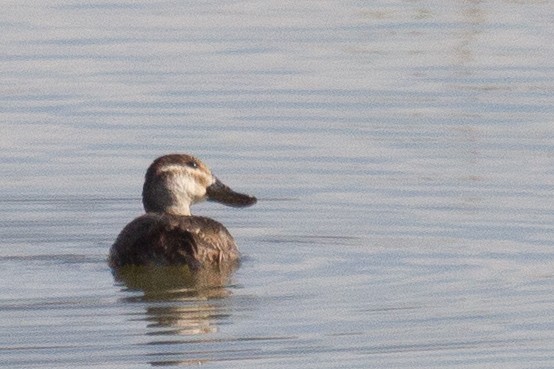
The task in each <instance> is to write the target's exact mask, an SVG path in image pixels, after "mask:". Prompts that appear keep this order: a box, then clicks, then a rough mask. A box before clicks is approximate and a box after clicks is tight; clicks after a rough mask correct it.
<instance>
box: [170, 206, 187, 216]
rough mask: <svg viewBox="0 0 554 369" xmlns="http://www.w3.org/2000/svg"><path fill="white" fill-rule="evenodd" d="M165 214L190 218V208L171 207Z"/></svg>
mask: <svg viewBox="0 0 554 369" xmlns="http://www.w3.org/2000/svg"><path fill="white" fill-rule="evenodd" d="M164 212H165V213H168V214H171V215H179V216H190V215H191V213H190V206H188V205H171V206H169V207H167V208H166V209H164Z"/></svg>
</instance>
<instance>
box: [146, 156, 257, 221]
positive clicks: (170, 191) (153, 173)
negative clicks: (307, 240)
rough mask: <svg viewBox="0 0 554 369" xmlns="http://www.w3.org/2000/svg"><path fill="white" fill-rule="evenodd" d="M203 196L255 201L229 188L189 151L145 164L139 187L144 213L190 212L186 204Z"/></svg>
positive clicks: (234, 203)
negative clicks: (140, 187) (141, 184)
mask: <svg viewBox="0 0 554 369" xmlns="http://www.w3.org/2000/svg"><path fill="white" fill-rule="evenodd" d="M204 200H208V201H216V202H219V203H221V204H224V205H227V206H234V207H246V206H251V205H254V204H255V203H256V201H257V200H256V198H255V197H254V196H249V195H245V194H241V193H238V192H235V191H233V190H231V189H230V188H229V187H228V186H226V185H224V184H223V183H222V182H221V181H220V180H219V179H217V178H216V177H215V176H214V175H213V174H212V172H211V171H210V169H209V168H208V167H207V166H206V165H205V164H204V163H202V162H201V161H200V160H198V159H196V158H195V157H193V156H190V155H186V154H171V155H165V156H162V157H159V158H158V159H156V160H154V162H153V163H152V164H150V167H148V170H147V171H146V176H145V179H144V186H143V188H142V203H143V205H144V210H145V211H146V212H147V213H148V212H154V213H169V214H174V215H190V214H191V213H190V206H191V205H192V204H195V203H197V202H200V201H204Z"/></svg>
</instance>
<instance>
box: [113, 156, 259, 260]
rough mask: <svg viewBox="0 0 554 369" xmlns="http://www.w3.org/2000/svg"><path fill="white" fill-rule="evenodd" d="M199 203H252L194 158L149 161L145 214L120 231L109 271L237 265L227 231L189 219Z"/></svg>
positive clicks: (253, 200) (252, 199)
mask: <svg viewBox="0 0 554 369" xmlns="http://www.w3.org/2000/svg"><path fill="white" fill-rule="evenodd" d="M203 200H208V201H217V202H219V203H222V204H224V205H228V206H234V207H246V206H251V205H254V204H255V203H256V201H257V200H256V198H255V197H253V196H249V195H244V194H240V193H237V192H234V191H233V190H231V189H230V188H229V187H227V186H226V185H224V184H223V183H221V182H220V181H219V179H217V178H216V177H215V176H214V175H212V173H211V171H210V169H208V167H207V166H206V165H205V164H203V163H202V162H201V161H200V160H198V159H196V158H194V157H193V156H190V155H185V154H172V155H166V156H162V157H159V158H158V159H156V160H154V162H153V163H152V164H151V165H150V167H149V168H148V170H147V171H146V176H145V180H144V186H143V189H142V203H143V205H144V210H145V211H146V214H144V215H142V216H140V217H138V218H136V219H135V220H133V221H132V222H131V223H129V224H128V225H127V226H125V228H123V230H122V231H121V233H120V234H119V236H118V237H117V239H116V241H115V243H114V244H113V245H112V247H111V250H110V256H109V263H110V266H111V267H112V268H119V267H123V266H126V265H146V266H152V265H188V267H189V268H190V269H191V270H198V269H199V268H201V267H203V266H210V265H218V264H222V263H226V262H238V260H239V257H240V255H239V252H238V250H237V247H236V245H235V241H234V240H233V237H232V236H231V234H230V233H229V231H227V229H226V228H225V227H224V226H223V225H222V224H221V223H218V222H216V221H215V220H213V219H210V218H206V217H199V216H193V215H191V213H190V206H191V205H192V204H195V203H197V202H200V201H203Z"/></svg>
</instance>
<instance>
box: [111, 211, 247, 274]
mask: <svg viewBox="0 0 554 369" xmlns="http://www.w3.org/2000/svg"><path fill="white" fill-rule="evenodd" d="M239 258H240V255H239V252H238V250H237V247H236V245H235V241H234V240H233V237H232V236H231V234H230V233H229V232H228V231H227V229H226V228H225V227H224V226H223V225H222V224H221V223H219V222H216V221H215V220H213V219H210V218H206V217H197V216H185V215H171V214H157V213H147V214H144V215H142V216H140V217H138V218H136V219H134V220H133V221H132V222H131V223H129V224H128V225H127V226H126V227H125V228H123V230H122V231H121V233H120V234H119V236H118V237H117V239H116V241H115V243H114V244H113V245H112V247H111V250H110V256H109V263H110V266H111V267H112V268H119V267H123V266H127V265H159V266H164V265H188V267H189V268H190V269H192V270H197V269H199V268H201V267H202V266H206V265H210V266H213V265H217V264H222V263H236V262H238V260H239Z"/></svg>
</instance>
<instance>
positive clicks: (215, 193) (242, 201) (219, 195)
mask: <svg viewBox="0 0 554 369" xmlns="http://www.w3.org/2000/svg"><path fill="white" fill-rule="evenodd" d="M214 178H215V177H214ZM206 195H207V196H208V198H207V199H208V201H216V202H219V203H221V204H223V205H227V206H233V207H236V208H244V207H247V206H251V205H254V204H255V203H256V201H258V200H257V199H256V198H255V197H254V196H250V195H245V194H242V193H238V192H235V191H233V190H231V189H230V188H229V187H228V186H226V185H224V184H223V182H221V181H220V180H219V179H217V178H215V182H214V183H213V184H211V185H210V186H209V187H208V188H207V189H206Z"/></svg>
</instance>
